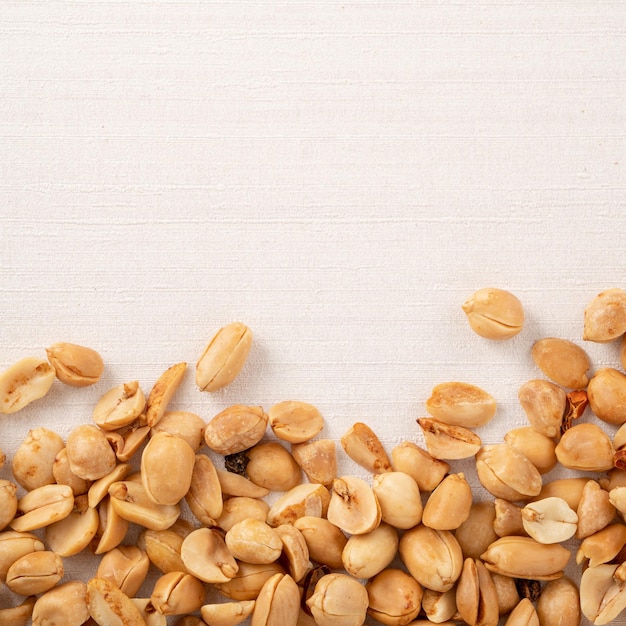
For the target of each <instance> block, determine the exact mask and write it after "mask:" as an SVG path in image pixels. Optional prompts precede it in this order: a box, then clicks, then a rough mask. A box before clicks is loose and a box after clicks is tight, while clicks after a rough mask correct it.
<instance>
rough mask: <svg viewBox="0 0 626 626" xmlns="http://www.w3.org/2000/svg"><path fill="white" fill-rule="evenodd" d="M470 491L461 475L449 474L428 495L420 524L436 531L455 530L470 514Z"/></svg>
mask: <svg viewBox="0 0 626 626" xmlns="http://www.w3.org/2000/svg"><path fill="white" fill-rule="evenodd" d="M471 508H472V489H471V487H470V486H469V484H468V482H467V481H466V480H465V476H464V474H463V473H459V474H450V475H448V476H446V478H444V479H443V480H442V481H441V483H439V485H438V486H437V487H436V489H435V490H434V491H433V492H432V493H431V494H430V496H429V498H428V500H427V501H426V505H425V506H424V513H423V515H422V523H423V524H424V525H425V526H429V527H430V528H434V529H436V530H455V529H456V528H458V527H459V526H460V525H461V524H462V523H463V522H464V521H465V520H466V519H467V518H468V517H469V514H470V510H471Z"/></svg>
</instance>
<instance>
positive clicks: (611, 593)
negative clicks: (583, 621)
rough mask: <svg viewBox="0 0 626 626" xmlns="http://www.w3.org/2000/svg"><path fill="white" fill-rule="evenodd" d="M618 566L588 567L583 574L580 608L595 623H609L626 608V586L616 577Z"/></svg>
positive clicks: (598, 625) (599, 624)
mask: <svg viewBox="0 0 626 626" xmlns="http://www.w3.org/2000/svg"><path fill="white" fill-rule="evenodd" d="M618 567H619V566H618V565H608V564H607V565H598V566H597V567H588V568H587V569H586V570H585V571H584V572H583V574H582V576H581V579H580V609H581V612H582V614H583V615H584V616H585V617H586V618H587V619H588V620H589V621H590V622H592V623H593V624H594V625H597V626H601V625H602V624H608V623H609V622H611V621H613V620H614V619H615V618H616V617H617V616H618V615H619V614H620V613H621V612H622V611H623V610H624V609H625V608H626V586H625V585H624V584H623V581H621V580H619V579H616V578H615V573H616V571H617V569H618Z"/></svg>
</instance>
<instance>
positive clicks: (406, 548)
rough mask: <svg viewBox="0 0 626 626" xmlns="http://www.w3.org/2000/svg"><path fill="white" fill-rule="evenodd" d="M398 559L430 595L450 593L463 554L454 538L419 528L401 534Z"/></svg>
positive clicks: (449, 534)
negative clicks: (432, 592)
mask: <svg viewBox="0 0 626 626" xmlns="http://www.w3.org/2000/svg"><path fill="white" fill-rule="evenodd" d="M400 558H401V559H402V562H403V563H404V564H405V565H406V567H407V569H408V570H409V573H410V574H411V576H413V578H415V580H417V582H419V583H420V585H422V586H423V587H426V588H427V589H432V590H434V591H442V592H445V591H448V590H449V589H451V588H452V587H453V585H454V583H455V582H456V581H457V579H458V577H459V576H460V575H461V570H462V568H463V554H462V552H461V547H460V546H459V543H458V541H457V540H456V539H455V537H454V535H453V534H452V533H451V532H450V531H449V530H434V529H432V528H428V527H427V526H424V525H423V524H420V525H418V526H415V528H411V529H410V530H407V531H406V532H405V533H404V535H403V536H402V538H401V539H400Z"/></svg>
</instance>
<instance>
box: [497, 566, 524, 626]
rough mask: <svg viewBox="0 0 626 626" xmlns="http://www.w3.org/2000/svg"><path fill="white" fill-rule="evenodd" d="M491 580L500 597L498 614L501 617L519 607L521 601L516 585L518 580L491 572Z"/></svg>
mask: <svg viewBox="0 0 626 626" xmlns="http://www.w3.org/2000/svg"><path fill="white" fill-rule="evenodd" d="M491 580H492V581H493V584H494V586H495V588H496V594H497V595H498V613H500V615H501V616H502V615H506V614H507V613H510V612H511V611H512V610H513V609H514V608H515V607H516V606H517V604H518V603H519V601H520V599H521V598H520V595H519V592H518V591H517V585H516V584H515V580H516V579H515V578H511V577H510V576H503V575H502V574H496V573H495V572H491Z"/></svg>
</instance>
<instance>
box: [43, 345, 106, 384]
mask: <svg viewBox="0 0 626 626" xmlns="http://www.w3.org/2000/svg"><path fill="white" fill-rule="evenodd" d="M46 354H47V355H48V361H50V364H51V365H52V367H54V369H55V372H56V377H57V378H58V379H59V380H60V381H61V382H62V383H65V384H66V385H71V386H72V387H87V386H89V385H93V384H94V383H97V382H98V381H99V380H100V376H102V372H103V371H104V362H103V361H102V357H101V356H100V355H99V354H98V353H97V352H96V351H95V350H92V349H91V348H87V347H85V346H79V345H76V344H75V343H67V342H61V343H55V344H53V345H51V346H50V347H49V348H46Z"/></svg>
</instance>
